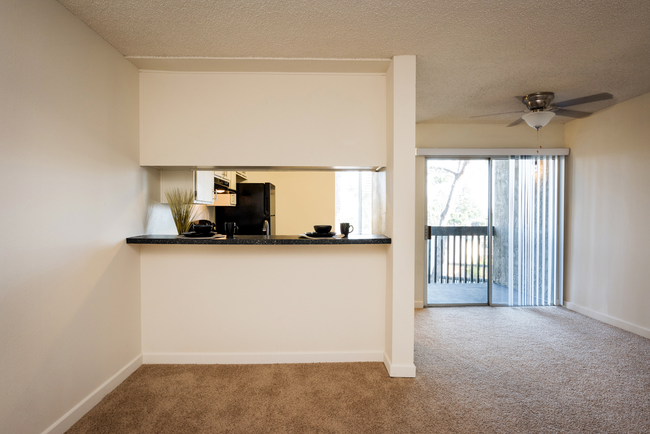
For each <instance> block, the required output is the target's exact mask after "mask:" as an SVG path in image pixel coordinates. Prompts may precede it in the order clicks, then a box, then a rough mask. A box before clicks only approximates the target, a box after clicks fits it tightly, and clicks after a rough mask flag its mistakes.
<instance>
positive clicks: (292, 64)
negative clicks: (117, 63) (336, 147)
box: [126, 56, 392, 74]
mask: <svg viewBox="0 0 650 434" xmlns="http://www.w3.org/2000/svg"><path fill="white" fill-rule="evenodd" d="M126 59H127V60H128V61H129V62H131V63H132V64H133V65H135V66H136V67H137V68H138V69H140V70H142V71H166V72H271V73H273V72H276V73H333V74H346V73H347V74H385V73H386V71H387V70H388V68H389V66H390V64H391V62H392V60H391V59H282V58H272V59H268V58H211V57H137V56H127V57H126Z"/></svg>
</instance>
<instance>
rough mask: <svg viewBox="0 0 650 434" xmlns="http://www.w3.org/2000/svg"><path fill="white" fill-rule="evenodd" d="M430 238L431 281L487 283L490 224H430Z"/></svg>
mask: <svg viewBox="0 0 650 434" xmlns="http://www.w3.org/2000/svg"><path fill="white" fill-rule="evenodd" d="M492 234H494V228H493V229H492ZM427 238H428V239H429V243H428V244H429V252H428V262H429V272H428V281H429V283H484V282H487V279H488V273H487V272H488V227H487V226H427Z"/></svg>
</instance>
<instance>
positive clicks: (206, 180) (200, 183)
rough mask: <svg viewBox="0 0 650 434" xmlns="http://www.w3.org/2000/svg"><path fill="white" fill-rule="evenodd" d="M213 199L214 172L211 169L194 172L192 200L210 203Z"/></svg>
mask: <svg viewBox="0 0 650 434" xmlns="http://www.w3.org/2000/svg"><path fill="white" fill-rule="evenodd" d="M213 201H214V174H213V173H212V171H211V170H197V171H195V172H194V202H195V203H212V202H213Z"/></svg>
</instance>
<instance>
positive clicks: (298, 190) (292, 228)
mask: <svg viewBox="0 0 650 434" xmlns="http://www.w3.org/2000/svg"><path fill="white" fill-rule="evenodd" d="M247 175H248V180H247V181H246V182H270V183H272V184H273V185H275V214H276V217H275V220H276V221H275V224H276V228H275V230H276V234H277V235H296V234H301V233H304V232H308V231H313V230H314V225H334V214H335V203H334V201H335V190H334V187H335V185H334V178H335V173H334V172H314V171H310V172H302V171H285V172H281V171H266V172H250V171H249V172H247Z"/></svg>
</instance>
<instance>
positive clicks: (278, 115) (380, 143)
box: [140, 72, 386, 167]
mask: <svg viewBox="0 0 650 434" xmlns="http://www.w3.org/2000/svg"><path fill="white" fill-rule="evenodd" d="M385 82H386V77H385V75H383V74H325V73H323V74H318V73H217V72H215V73H187V72H185V73H181V72H176V73H170V72H142V73H141V74H140V102H141V112H140V115H141V118H140V120H141V136H140V139H141V148H140V149H141V152H140V156H141V160H140V163H141V164H142V165H144V166H233V167H246V166H262V167H267V166H326V167H330V166H385V160H386V136H385V132H386V93H385V92H386V91H385Z"/></svg>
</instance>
